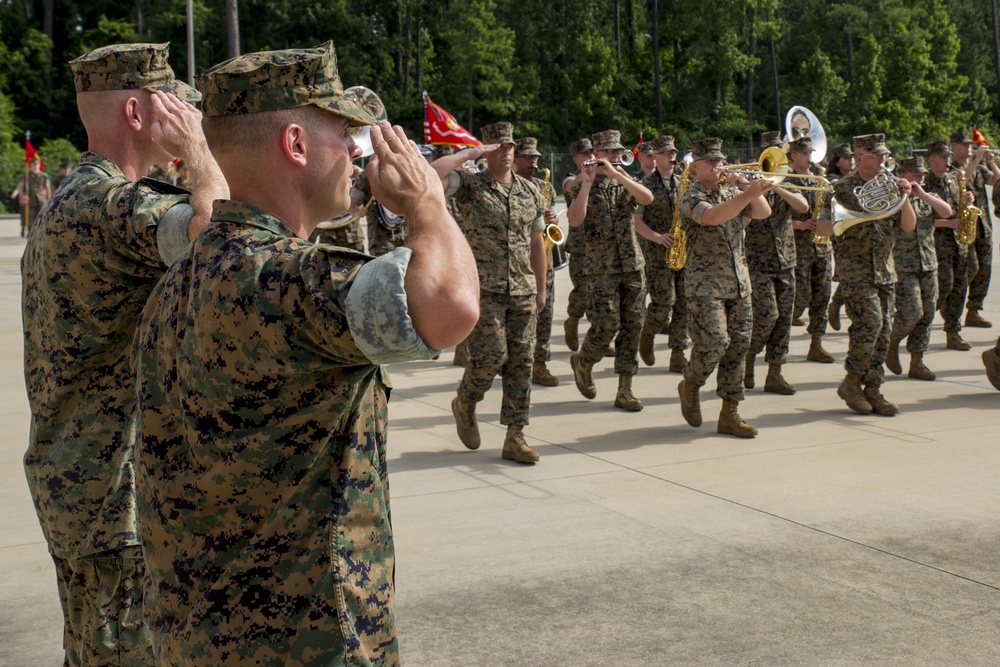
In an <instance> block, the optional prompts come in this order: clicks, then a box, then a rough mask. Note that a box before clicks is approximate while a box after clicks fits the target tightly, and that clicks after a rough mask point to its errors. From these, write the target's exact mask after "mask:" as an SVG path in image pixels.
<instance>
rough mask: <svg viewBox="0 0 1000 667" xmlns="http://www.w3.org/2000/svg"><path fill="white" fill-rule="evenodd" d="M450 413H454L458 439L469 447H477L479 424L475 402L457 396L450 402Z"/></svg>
mask: <svg viewBox="0 0 1000 667" xmlns="http://www.w3.org/2000/svg"><path fill="white" fill-rule="evenodd" d="M451 413H452V414H453V415H455V426H456V428H457V429H458V439H459V440H461V441H462V444H463V445H465V446H466V447H468V448H469V449H479V443H480V440H479V424H478V423H477V422H476V404H475V403H473V402H469V403H466V402H465V401H463V400H462V399H461V398H459V397H458V396H456V397H455V399H454V400H453V401H452V402H451Z"/></svg>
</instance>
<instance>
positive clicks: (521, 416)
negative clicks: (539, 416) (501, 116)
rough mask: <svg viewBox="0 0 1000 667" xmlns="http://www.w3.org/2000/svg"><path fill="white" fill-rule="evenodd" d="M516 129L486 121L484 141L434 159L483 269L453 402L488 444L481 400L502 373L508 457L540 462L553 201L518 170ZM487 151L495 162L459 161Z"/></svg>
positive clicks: (469, 442)
mask: <svg viewBox="0 0 1000 667" xmlns="http://www.w3.org/2000/svg"><path fill="white" fill-rule="evenodd" d="M513 132H514V128H513V126H512V125H511V124H510V123H504V122H501V123H494V124H492V125H488V126H486V127H484V128H482V140H483V145H482V146H479V147H476V148H473V149H470V150H469V151H462V152H460V153H456V154H454V155H451V156H447V157H443V158H441V159H439V160H436V161H435V162H434V163H433V164H432V166H433V167H434V168H435V170H436V171H437V173H438V174H439V175H440V176H441V178H442V180H443V181H444V182H445V183H446V187H445V194H446V195H447V196H454V197H455V201H456V202H457V204H458V207H459V209H461V211H462V219H463V224H464V225H465V237H466V239H468V241H469V246H470V247H471V248H472V254H473V255H475V257H476V265H477V267H478V271H479V287H480V315H479V322H478V323H477V324H476V327H475V328H474V329H473V330H472V333H471V334H469V339H468V345H469V361H468V364H467V365H466V367H465V373H464V374H463V376H462V381H461V383H460V384H459V387H458V395H457V396H456V397H455V399H454V401H452V412H453V414H454V416H455V424H456V428H457V430H458V435H459V439H460V440H461V441H462V443H463V444H464V445H465V446H466V447H468V448H469V449H478V448H479V445H480V443H481V439H480V435H479V427H478V424H477V421H476V414H475V408H476V404H477V403H479V402H480V401H482V400H483V396H484V395H485V394H486V392H487V391H488V390H489V388H490V387H491V386H492V385H493V378H495V377H496V376H497V375H500V376H501V377H502V380H503V404H502V408H501V410H500V423H501V424H505V425H506V426H507V436H506V438H505V439H504V445H503V450H502V452H501V456H502V457H503V458H504V459H508V460H513V461H517V462H519V463H534V462H536V461H538V459H539V456H538V452H536V451H535V450H534V449H532V448H531V447H529V446H528V444H527V442H526V441H525V439H524V427H525V426H527V425H528V412H529V407H530V404H531V365H532V354H533V352H534V348H535V327H536V323H537V309H538V307H540V306H544V302H543V300H544V298H545V297H544V294H545V245H544V242H543V241H542V230H543V229H544V227H545V222H544V218H543V215H544V212H545V209H546V202H545V200H544V199H543V198H542V195H541V193H540V192H539V191H538V188H537V187H535V184H534V183H533V182H532V181H530V180H528V179H526V178H522V177H521V176H518V175H517V174H516V173H514V172H513V171H511V168H510V165H511V164H512V162H513V155H514V138H513ZM483 155H485V156H486V161H487V164H488V166H489V168H488V169H486V170H484V171H482V172H479V173H475V174H472V173H469V172H468V171H465V170H464V169H459V168H458V167H459V166H460V165H461V164H462V163H463V162H464V161H465V160H467V159H473V160H474V159H476V158H478V157H480V156H483Z"/></svg>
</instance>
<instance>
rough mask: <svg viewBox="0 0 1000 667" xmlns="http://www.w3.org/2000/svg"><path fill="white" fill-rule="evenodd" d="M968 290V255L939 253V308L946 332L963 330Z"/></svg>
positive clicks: (962, 253)
mask: <svg viewBox="0 0 1000 667" xmlns="http://www.w3.org/2000/svg"><path fill="white" fill-rule="evenodd" d="M939 249H940V246H939ZM968 290H969V261H968V255H967V254H966V253H964V252H957V253H956V252H950V253H939V254H938V303H937V307H938V310H940V311H941V317H942V318H943V319H944V330H945V331H946V332H952V331H961V330H962V311H964V310H965V297H966V294H967V292H968Z"/></svg>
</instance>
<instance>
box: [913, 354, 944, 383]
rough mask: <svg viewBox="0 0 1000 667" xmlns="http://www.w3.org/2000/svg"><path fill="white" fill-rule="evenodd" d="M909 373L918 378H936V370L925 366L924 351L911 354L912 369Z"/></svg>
mask: <svg viewBox="0 0 1000 667" xmlns="http://www.w3.org/2000/svg"><path fill="white" fill-rule="evenodd" d="M907 375H908V376H909V377H911V378H915V379H917V380H935V379H937V376H936V375H934V371H932V370H931V369H929V368H927V366H924V353H923V352H914V353H913V354H911V355H910V371H909V372H908V373H907Z"/></svg>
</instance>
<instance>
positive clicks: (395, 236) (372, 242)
mask: <svg viewBox="0 0 1000 667" xmlns="http://www.w3.org/2000/svg"><path fill="white" fill-rule="evenodd" d="M372 206H375V203H374V202H372ZM408 238H409V234H408V233H407V228H406V223H405V222H401V223H399V224H398V225H396V226H395V227H393V228H392V229H386V228H385V227H384V226H383V225H380V224H379V223H378V220H375V221H369V222H368V254H369V255H373V256H374V257H379V256H381V255H385V254H386V253H389V252H392V251H393V250H395V249H396V248H401V247H403V246H405V245H406V241H407V239H408Z"/></svg>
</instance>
